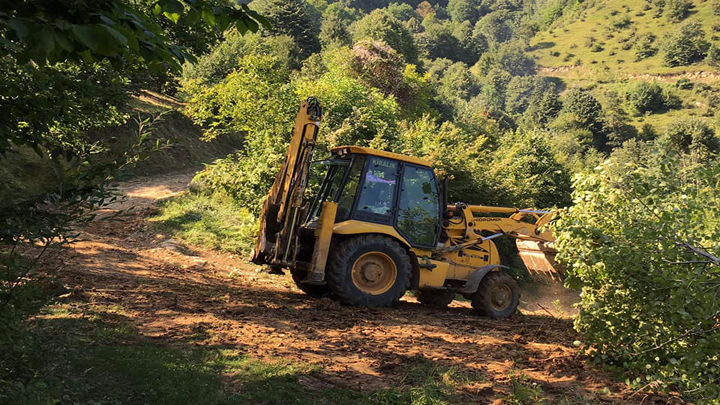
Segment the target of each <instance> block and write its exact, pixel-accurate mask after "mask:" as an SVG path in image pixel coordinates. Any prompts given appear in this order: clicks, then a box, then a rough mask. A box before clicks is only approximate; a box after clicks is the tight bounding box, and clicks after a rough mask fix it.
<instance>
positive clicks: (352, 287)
mask: <svg viewBox="0 0 720 405" xmlns="http://www.w3.org/2000/svg"><path fill="white" fill-rule="evenodd" d="M410 273H411V272H410V257H409V256H408V254H407V252H406V251H405V249H403V248H402V247H401V246H400V245H399V244H398V243H397V242H396V241H394V240H393V239H390V238H388V237H385V236H380V235H361V236H356V237H353V238H351V239H348V240H346V241H345V242H343V243H341V244H340V245H339V246H338V247H337V249H335V252H334V253H333V254H332V257H331V258H330V265H329V266H328V269H327V272H326V274H325V279H326V280H327V283H328V287H330V291H331V292H332V294H333V295H334V296H335V297H337V299H338V300H339V301H340V302H342V303H343V304H347V305H353V306H368V307H387V306H390V305H392V304H394V303H396V302H397V301H399V300H400V298H401V297H402V296H403V295H405V291H406V290H407V289H408V287H409V286H410Z"/></svg>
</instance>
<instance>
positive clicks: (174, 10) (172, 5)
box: [159, 0, 185, 24]
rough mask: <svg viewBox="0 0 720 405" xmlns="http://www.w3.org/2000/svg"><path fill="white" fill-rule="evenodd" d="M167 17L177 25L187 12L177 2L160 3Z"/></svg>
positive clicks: (164, 1) (166, 0) (165, 1)
mask: <svg viewBox="0 0 720 405" xmlns="http://www.w3.org/2000/svg"><path fill="white" fill-rule="evenodd" d="M159 4H160V6H161V7H162V11H163V14H164V15H165V17H167V18H169V19H170V20H172V22H174V23H176V24H177V22H178V21H179V20H180V16H182V13H183V12H184V11H185V6H183V4H182V3H180V2H179V1H177V0H162V1H161V2H160V3H159Z"/></svg>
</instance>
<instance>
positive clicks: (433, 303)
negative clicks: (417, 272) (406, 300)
mask: <svg viewBox="0 0 720 405" xmlns="http://www.w3.org/2000/svg"><path fill="white" fill-rule="evenodd" d="M415 298H417V300H418V301H420V303H421V304H423V305H427V306H429V307H434V308H445V307H447V306H448V305H450V303H451V302H453V300H454V299H455V292H453V291H447V290H417V291H415Z"/></svg>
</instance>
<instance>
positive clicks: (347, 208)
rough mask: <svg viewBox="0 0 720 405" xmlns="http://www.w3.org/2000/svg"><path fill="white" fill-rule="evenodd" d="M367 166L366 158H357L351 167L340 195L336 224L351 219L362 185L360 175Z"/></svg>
mask: <svg viewBox="0 0 720 405" xmlns="http://www.w3.org/2000/svg"><path fill="white" fill-rule="evenodd" d="M364 166H365V156H355V157H354V158H353V161H352V165H351V166H350V173H348V176H347V182H346V183H345V186H344V187H343V188H342V190H341V191H340V194H339V195H338V199H337V203H338V208H337V215H336V216H335V222H342V221H347V220H348V219H350V213H351V211H352V206H353V202H354V201H355V195H356V194H357V188H358V184H360V175H361V174H362V171H363V167H364Z"/></svg>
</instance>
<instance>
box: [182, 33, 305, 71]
mask: <svg viewBox="0 0 720 405" xmlns="http://www.w3.org/2000/svg"><path fill="white" fill-rule="evenodd" d="M259 53H266V54H272V55H274V56H276V57H277V58H278V59H279V60H280V63H281V65H282V66H283V68H284V69H297V68H298V66H299V65H300V60H301V58H302V56H301V52H300V49H299V48H298V46H297V44H295V40H294V39H293V38H292V37H290V36H288V35H276V36H263V35H260V34H259V33H257V34H246V35H241V34H240V33H239V32H237V31H235V30H232V31H229V32H227V33H226V34H225V40H224V41H223V42H221V43H220V44H218V45H217V46H216V47H214V48H213V49H212V50H211V51H210V52H209V53H208V54H206V55H203V56H200V57H199V58H198V60H197V62H196V63H194V64H185V65H184V66H183V75H182V81H187V80H191V79H200V80H202V81H204V82H206V83H207V84H208V85H212V84H215V83H218V82H220V81H221V80H224V79H225V78H226V77H227V76H228V75H229V74H230V73H232V71H233V70H235V69H236V68H237V67H238V60H239V59H240V58H242V57H243V56H245V55H249V54H259Z"/></svg>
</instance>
